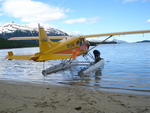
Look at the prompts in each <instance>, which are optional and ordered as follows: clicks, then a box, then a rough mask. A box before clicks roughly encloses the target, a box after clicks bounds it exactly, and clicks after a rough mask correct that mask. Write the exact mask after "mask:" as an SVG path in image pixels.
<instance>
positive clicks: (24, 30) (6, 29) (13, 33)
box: [0, 22, 68, 39]
mask: <svg viewBox="0 0 150 113" xmlns="http://www.w3.org/2000/svg"><path fill="white" fill-rule="evenodd" d="M45 31H46V33H47V35H48V36H67V35H68V34H67V33H65V32H63V31H61V30H58V29H54V28H50V27H48V28H45ZM23 36H38V28H35V27H30V26H28V25H19V24H16V23H14V22H12V23H6V24H4V25H2V26H0V38H5V39H8V38H10V37H23Z"/></svg>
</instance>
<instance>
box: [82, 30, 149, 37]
mask: <svg viewBox="0 0 150 113" xmlns="http://www.w3.org/2000/svg"><path fill="white" fill-rule="evenodd" d="M139 33H150V30H141V31H127V32H116V33H103V34H93V35H83V36H80V38H91V37H102V36H114V35H126V34H139Z"/></svg>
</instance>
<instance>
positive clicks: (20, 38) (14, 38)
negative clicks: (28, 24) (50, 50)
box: [8, 36, 68, 40]
mask: <svg viewBox="0 0 150 113" xmlns="http://www.w3.org/2000/svg"><path fill="white" fill-rule="evenodd" d="M66 37H68V36H48V38H49V39H63V38H66ZM8 40H39V37H38V36H37V37H12V38H9V39H8Z"/></svg>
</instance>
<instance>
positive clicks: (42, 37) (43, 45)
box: [39, 25, 56, 52]
mask: <svg viewBox="0 0 150 113" xmlns="http://www.w3.org/2000/svg"><path fill="white" fill-rule="evenodd" d="M55 44H56V42H53V41H51V40H50V39H49V38H48V37H47V35H46V32H45V30H44V28H43V27H40V25H39V47H40V52H45V51H47V50H50V49H51V48H52V47H53V46H54V45H55Z"/></svg>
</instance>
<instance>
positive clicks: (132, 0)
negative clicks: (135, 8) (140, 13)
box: [123, 0, 150, 3]
mask: <svg viewBox="0 0 150 113" xmlns="http://www.w3.org/2000/svg"><path fill="white" fill-rule="evenodd" d="M136 1H141V2H148V1H150V0H123V2H124V3H128V2H136Z"/></svg>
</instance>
